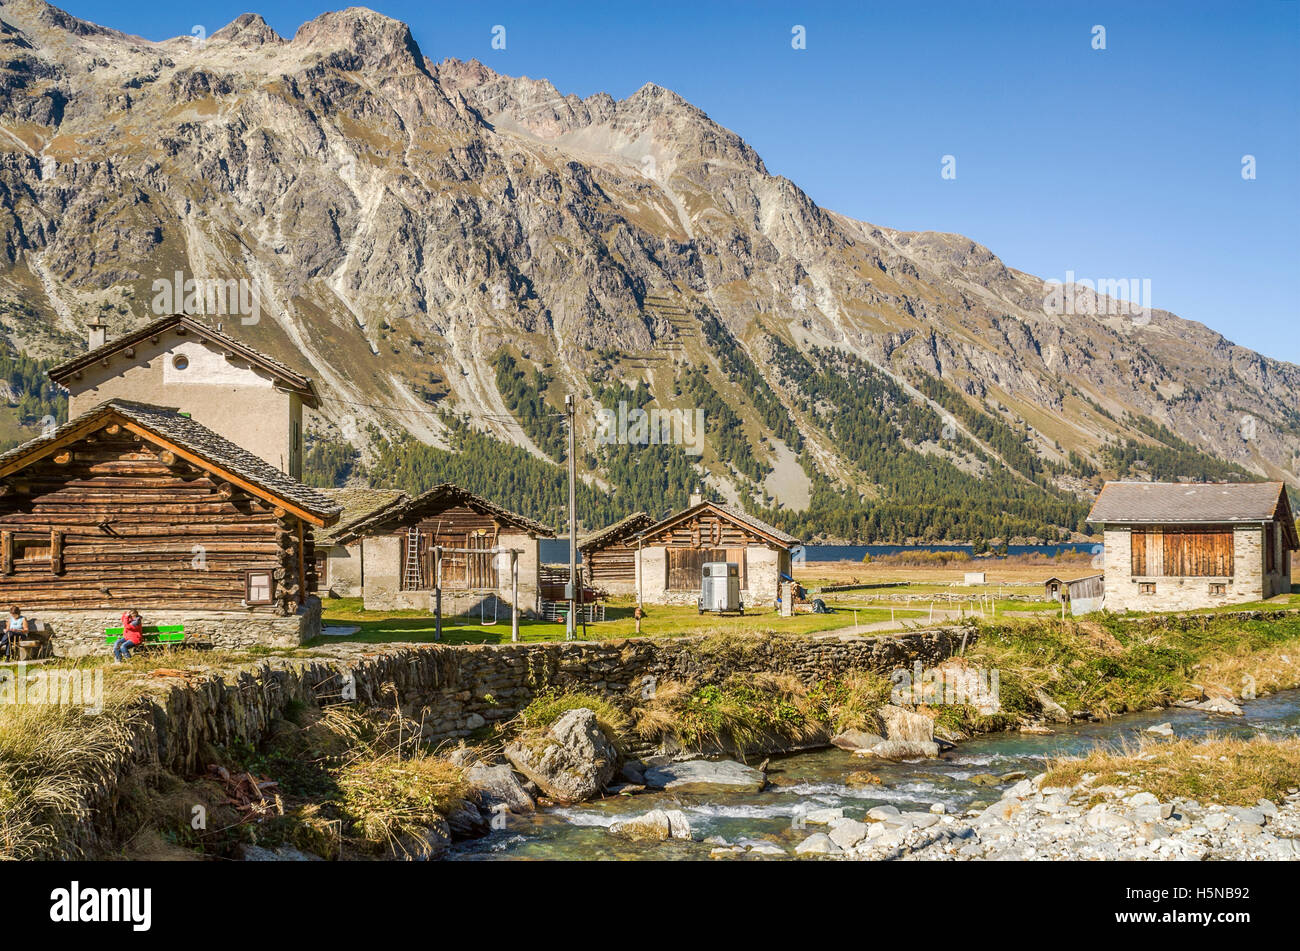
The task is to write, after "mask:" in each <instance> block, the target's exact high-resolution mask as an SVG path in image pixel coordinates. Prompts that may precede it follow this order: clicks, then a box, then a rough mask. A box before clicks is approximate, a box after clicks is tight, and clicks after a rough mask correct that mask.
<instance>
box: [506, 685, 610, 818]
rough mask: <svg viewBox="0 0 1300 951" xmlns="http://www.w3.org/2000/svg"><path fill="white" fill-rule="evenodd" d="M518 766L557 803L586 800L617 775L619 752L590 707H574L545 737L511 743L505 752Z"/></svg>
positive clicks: (555, 723)
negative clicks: (615, 770) (615, 773)
mask: <svg viewBox="0 0 1300 951" xmlns="http://www.w3.org/2000/svg"><path fill="white" fill-rule="evenodd" d="M503 752H504V753H505V755H506V758H507V759H508V760H510V762H511V763H512V764H513V765H514V767H515V769H517V770H519V772H521V773H523V774H524V775H525V776H527V777H528V778H529V779H531V780H532V781H533V782H535V783H536V784H537V785H538V786H539V787H541V789H542V791H543V792H545V793H546V795H547V796H549V797H550V798H551V799H554V800H555V801H556V802H562V803H568V802H582V801H583V800H586V799H590V798H591V797H592V796H594V795H596V794H597V793H599V792H600V791H601V790H602V789H603V788H604V787H605V784H606V783H608V782H609V781H610V779H611V778H612V777H613V775H614V769H615V768H616V766H617V764H618V752H617V751H616V750H615V749H614V744H613V743H611V742H610V741H609V738H608V737H607V736H605V734H604V733H603V732H602V731H601V729H600V725H599V724H598V723H597V722H596V714H594V713H592V712H591V711H590V710H588V709H587V708H586V707H579V708H578V709H576V710H570V711H569V712H567V713H566V714H564V716H562V717H560V718H559V719H558V720H556V721H555V722H554V723H553V724H552V725H551V728H550V729H549V730H547V731H546V733H545V734H544V735H542V736H541V737H528V738H525V739H523V740H519V741H516V742H514V743H510V744H508V745H507V746H506V748H505V750H504V751H503Z"/></svg>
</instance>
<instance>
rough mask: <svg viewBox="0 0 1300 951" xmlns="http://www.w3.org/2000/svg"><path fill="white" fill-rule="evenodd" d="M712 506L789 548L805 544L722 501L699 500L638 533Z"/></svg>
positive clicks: (642, 533)
mask: <svg viewBox="0 0 1300 951" xmlns="http://www.w3.org/2000/svg"><path fill="white" fill-rule="evenodd" d="M710 508H711V509H715V510H716V511H718V512H720V513H722V514H723V515H725V516H727V517H728V518H730V519H732V520H734V521H736V522H739V523H740V524H742V525H747V526H749V527H750V528H752V529H754V530H755V531H756V532H760V533H761V534H764V535H767V536H769V537H770V538H772V539H774V540H776V541H777V542H779V543H780V544H782V545H784V546H785V547H787V548H792V547H794V546H796V545H801V544H803V543H802V542H801V541H800V540H799V539H797V538H795V537H794V536H793V535H790V534H788V533H786V532H783V531H781V529H779V528H777V527H775V526H773V525H769V524H768V523H767V522H765V521H763V520H762V519H760V518H755V517H754V516H752V515H750V514H749V513H748V512H745V511H742V510H741V509H738V508H735V507H734V506H731V505H724V504H722V503H721V502H708V501H705V502H699V503H697V504H695V505H692V506H690V507H689V508H685V509H682V510H681V511H680V512H678V513H676V514H675V515H670V516H668V517H667V518H665V519H662V520H660V521H658V522H656V523H655V524H653V525H651V526H650V527H649V528H645V529H643V530H642V531H640V532H639V533H638V534H640V535H649V534H651V533H653V532H658V531H659V530H661V529H663V528H666V527H668V526H669V525H671V524H673V523H675V522H678V521H680V520H681V519H683V518H689V517H690V516H692V515H694V514H696V513H697V512H702V511H704V510H705V509H710Z"/></svg>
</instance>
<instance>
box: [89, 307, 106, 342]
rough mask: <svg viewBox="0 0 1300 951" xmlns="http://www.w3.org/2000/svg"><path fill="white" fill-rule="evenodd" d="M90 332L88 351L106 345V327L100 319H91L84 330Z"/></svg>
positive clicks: (96, 317)
mask: <svg viewBox="0 0 1300 951" xmlns="http://www.w3.org/2000/svg"><path fill="white" fill-rule="evenodd" d="M86 329H87V330H89V331H90V349H91V350H94V349H95V348H96V347H102V346H103V345H104V344H106V343H108V325H107V324H105V323H104V320H103V318H102V317H100V316H98V315H96V316H94V317H92V318H91V320H90V324H89V326H88V327H87V328H86Z"/></svg>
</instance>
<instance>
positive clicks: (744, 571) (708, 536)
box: [636, 502, 800, 609]
mask: <svg viewBox="0 0 1300 951" xmlns="http://www.w3.org/2000/svg"><path fill="white" fill-rule="evenodd" d="M637 541H638V552H637V563H636V564H637V574H636V580H637V588H638V592H639V596H640V598H641V600H642V601H644V602H647V603H650V604H694V603H695V602H696V598H697V597H698V595H699V593H700V570H701V568H702V566H703V565H704V563H705V562H709V561H733V562H736V563H737V564H738V565H739V566H740V597H741V600H742V601H743V602H744V605H745V607H746V609H748V608H751V607H775V605H776V599H777V596H778V593H779V591H780V583H781V580H782V576H783V575H786V576H788V575H789V574H790V554H791V550H792V549H794V548H798V547H800V542H799V539H797V538H795V537H794V536H793V535H788V534H786V533H785V532H783V531H781V530H780V529H778V528H774V527H773V526H771V525H768V524H767V523H766V522H763V521H761V520H759V519H757V518H754V517H753V516H752V515H748V514H746V513H745V512H742V511H740V510H739V509H736V508H733V507H731V506H729V505H723V504H721V503H719V502H697V503H696V504H694V505H691V506H689V507H688V508H686V509H684V510H682V511H681V512H678V513H677V514H676V515H670V516H669V517H668V518H666V519H664V520H663V521H660V522H656V523H655V524H654V525H651V526H650V527H648V528H646V529H644V530H642V531H641V533H640V534H639V535H638V538H637Z"/></svg>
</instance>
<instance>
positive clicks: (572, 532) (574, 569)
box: [564, 393, 578, 641]
mask: <svg viewBox="0 0 1300 951" xmlns="http://www.w3.org/2000/svg"><path fill="white" fill-rule="evenodd" d="M564 413H565V415H566V416H567V417H568V420H569V616H568V618H567V619H566V621H565V632H564V639H565V640H568V641H571V640H574V639H575V637H576V632H575V628H574V616H573V611H574V606H575V605H576V604H577V600H576V599H577V597H578V512H577V498H578V490H577V484H576V483H577V474H578V467H577V459H576V458H575V457H576V451H575V450H576V443H577V439H576V436H575V433H574V429H575V427H574V425H573V422H574V415H575V413H576V408H575V406H574V403H573V394H572V393H570V394H568V395H567V396H565V397H564Z"/></svg>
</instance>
